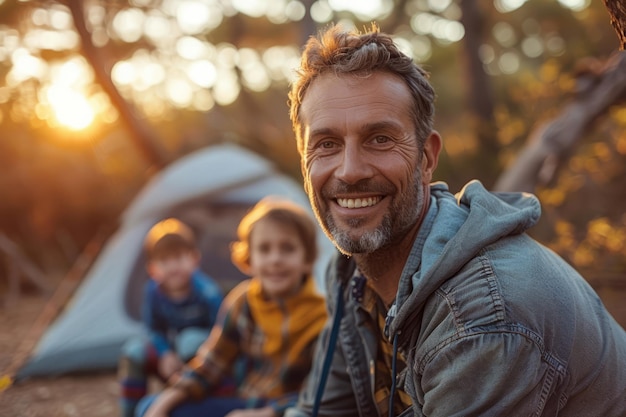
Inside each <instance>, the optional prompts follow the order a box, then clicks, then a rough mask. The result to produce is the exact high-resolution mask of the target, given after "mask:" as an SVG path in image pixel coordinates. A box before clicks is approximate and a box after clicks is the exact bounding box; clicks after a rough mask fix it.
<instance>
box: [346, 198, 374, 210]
mask: <svg viewBox="0 0 626 417" xmlns="http://www.w3.org/2000/svg"><path fill="white" fill-rule="evenodd" d="M379 201H380V197H368V198H338V199H337V203H338V204H339V205H340V206H341V207H345V208H361V207H370V206H373V205H374V204H376V203H378V202H379Z"/></svg>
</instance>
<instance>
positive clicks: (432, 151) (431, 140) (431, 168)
mask: <svg viewBox="0 0 626 417" xmlns="http://www.w3.org/2000/svg"><path fill="white" fill-rule="evenodd" d="M441 145H442V143H441V136H439V132H437V131H436V130H433V131H432V132H431V133H430V135H429V136H428V137H427V138H426V141H425V142H424V155H423V157H422V181H423V182H424V183H425V184H430V182H431V181H432V179H433V174H434V172H435V169H437V164H438V163H439V153H440V152H441Z"/></svg>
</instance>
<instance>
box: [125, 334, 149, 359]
mask: <svg viewBox="0 0 626 417" xmlns="http://www.w3.org/2000/svg"><path fill="white" fill-rule="evenodd" d="M121 356H122V357H124V358H126V359H127V360H129V361H131V362H133V363H136V364H143V363H145V362H146V361H147V359H148V343H147V342H146V341H145V340H143V339H137V338H135V339H130V340H128V341H127V342H126V343H124V345H123V346H122V355H121Z"/></svg>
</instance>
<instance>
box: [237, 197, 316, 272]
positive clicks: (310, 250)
mask: <svg viewBox="0 0 626 417" xmlns="http://www.w3.org/2000/svg"><path fill="white" fill-rule="evenodd" d="M266 219H267V220H271V221H274V222H277V223H280V224H283V225H285V226H288V227H292V228H293V229H294V230H295V231H296V233H297V234H298V238H300V240H301V241H302V244H303V245H304V251H305V260H306V261H307V262H310V263H311V264H312V263H314V262H315V259H317V250H318V249H317V240H316V239H317V235H316V233H317V232H316V231H317V229H316V226H315V222H314V220H313V218H312V217H311V216H310V215H309V213H307V211H306V210H305V209H304V208H303V207H301V206H299V205H297V204H296V203H293V202H291V201H288V200H283V199H278V198H276V197H273V196H270V197H265V198H263V199H261V200H260V201H259V202H258V203H257V204H256V205H255V206H254V207H253V208H252V209H251V210H250V211H249V212H248V213H247V214H246V215H245V216H244V217H243V219H241V222H239V226H238V227H237V239H238V240H237V241H236V242H233V243H232V244H231V259H232V261H233V263H234V264H235V265H236V266H237V267H238V268H239V269H241V270H242V271H244V272H245V273H248V272H249V267H250V236H251V234H252V233H253V231H254V226H255V225H256V224H257V223H258V222H259V221H261V220H266Z"/></svg>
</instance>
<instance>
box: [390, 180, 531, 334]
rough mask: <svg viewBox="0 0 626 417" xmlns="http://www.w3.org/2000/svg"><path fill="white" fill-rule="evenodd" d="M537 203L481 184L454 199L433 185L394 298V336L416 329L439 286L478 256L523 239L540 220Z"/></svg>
mask: <svg viewBox="0 0 626 417" xmlns="http://www.w3.org/2000/svg"><path fill="white" fill-rule="evenodd" d="M540 214H541V207H540V204H539V200H538V199H537V198H536V197H535V196H534V195H532V194H529V193H493V192H489V191H487V190H486V189H485V188H484V186H483V185H482V184H481V183H480V182H479V181H476V180H474V181H471V182H469V183H468V184H467V185H466V186H465V187H464V188H463V189H462V190H461V191H460V192H459V193H458V194H456V195H452V194H451V193H450V192H449V191H448V186H447V185H446V184H445V183H442V182H438V183H433V184H432V185H431V202H430V208H429V210H428V213H427V215H426V217H425V218H424V221H423V223H422V226H421V228H420V231H419V232H418V236H417V238H416V239H415V243H414V245H413V248H412V250H411V255H410V256H409V259H408V261H407V263H406V265H405V268H404V271H403V272H402V277H401V278H400V285H399V287H398V293H397V295H396V303H395V307H392V309H391V310H390V312H397V314H396V316H395V318H391V317H390V318H389V319H392V321H391V322H390V328H389V330H390V334H391V335H393V334H395V333H397V332H398V330H401V328H402V327H403V323H413V322H414V320H415V319H416V318H417V316H418V315H421V312H422V310H423V307H424V303H425V302H426V300H427V299H428V298H429V297H430V295H431V294H432V293H433V292H434V291H436V289H437V288H439V287H440V286H441V284H442V283H443V282H444V281H446V280H447V279H449V278H450V277H451V276H453V275H454V274H455V273H456V272H458V271H459V270H460V269H461V268H462V267H463V266H464V265H465V264H466V263H467V262H468V261H469V260H470V259H472V258H473V257H474V256H475V255H476V254H478V252H479V251H480V250H482V249H483V248H484V247H485V246H488V245H490V244H492V243H494V242H496V241H498V240H499V239H501V238H503V237H505V236H510V235H515V234H520V233H523V232H524V231H526V230H527V229H528V228H530V227H532V226H534V225H535V224H536V223H537V221H538V220H539V216H540Z"/></svg>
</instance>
